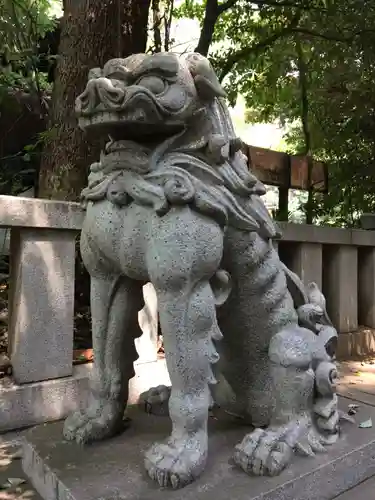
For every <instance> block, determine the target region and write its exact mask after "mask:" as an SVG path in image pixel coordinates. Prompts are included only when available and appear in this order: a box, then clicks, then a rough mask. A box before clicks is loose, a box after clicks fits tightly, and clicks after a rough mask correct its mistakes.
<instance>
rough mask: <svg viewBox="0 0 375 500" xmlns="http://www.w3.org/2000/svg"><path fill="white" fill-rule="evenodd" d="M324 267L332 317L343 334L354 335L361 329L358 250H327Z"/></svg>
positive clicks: (329, 309) (324, 277)
mask: <svg viewBox="0 0 375 500" xmlns="http://www.w3.org/2000/svg"><path fill="white" fill-rule="evenodd" d="M323 266H324V275H323V290H324V293H325V295H326V297H327V306H328V313H329V315H330V317H331V319H332V321H333V323H334V325H335V326H336V328H337V330H338V331H339V332H340V333H347V332H354V331H356V330H357V328H358V250H357V248H356V247H354V246H332V247H329V248H326V251H325V253H324V262H323Z"/></svg>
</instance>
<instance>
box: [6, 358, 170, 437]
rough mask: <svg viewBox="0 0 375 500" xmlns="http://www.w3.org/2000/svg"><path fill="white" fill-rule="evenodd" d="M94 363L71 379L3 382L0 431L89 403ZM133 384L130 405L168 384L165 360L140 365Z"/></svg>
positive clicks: (63, 414) (56, 416) (52, 417)
mask: <svg viewBox="0 0 375 500" xmlns="http://www.w3.org/2000/svg"><path fill="white" fill-rule="evenodd" d="M91 369H92V364H86V365H80V366H75V367H74V370H73V376H72V377H65V378H59V379H54V380H47V381H44V382H35V383H32V384H22V385H17V384H15V383H14V382H13V381H12V380H11V379H10V378H5V379H2V380H0V432H5V431H10V430H15V429H21V428H23V427H31V426H33V425H38V424H42V423H44V422H52V421H55V420H61V419H63V418H65V417H66V416H67V415H68V414H69V413H70V412H72V411H75V410H77V409H78V408H79V407H80V406H84V405H85V404H86V401H87V396H88V387H89V375H90V371H91ZM135 371H136V376H135V377H134V378H133V379H132V380H131V381H130V384H129V389H130V395H129V400H130V403H136V402H137V400H138V396H139V394H140V393H141V392H143V391H146V390H148V389H149V388H150V387H153V386H155V385H159V384H165V385H169V384H170V382H169V377H168V372H167V369H166V365H165V361H164V360H159V361H156V362H152V363H143V364H139V365H137V366H136V368H135Z"/></svg>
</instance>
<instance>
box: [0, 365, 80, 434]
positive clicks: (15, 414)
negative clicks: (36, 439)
mask: <svg viewBox="0 0 375 500" xmlns="http://www.w3.org/2000/svg"><path fill="white" fill-rule="evenodd" d="M88 380H89V373H88V368H87V367H86V366H77V367H75V368H74V373H73V376H72V377H65V378H60V379H55V380H48V381H46V382H35V383H32V384H23V385H18V384H15V383H14V382H13V381H11V380H10V379H9V378H4V379H2V380H0V432H4V431H9V430H14V429H21V428H23V427H29V426H32V425H37V424H41V423H43V422H48V421H54V420H60V419H62V418H64V417H66V416H67V415H68V414H69V413H70V412H71V411H74V410H77V409H79V407H80V405H81V404H85V401H86V400H87V395H88V388H89V384H88Z"/></svg>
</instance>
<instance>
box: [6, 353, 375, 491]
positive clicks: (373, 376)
mask: <svg viewBox="0 0 375 500" xmlns="http://www.w3.org/2000/svg"><path fill="white" fill-rule="evenodd" d="M338 393H339V394H340V395H342V396H344V397H345V398H347V400H348V403H350V401H352V402H353V403H355V404H358V406H359V409H358V414H357V415H356V420H357V422H360V421H361V416H360V411H361V403H364V404H367V405H370V406H373V407H375V362H374V361H368V362H360V361H358V362H356V361H351V362H345V363H340V381H339V383H338ZM26 432H27V431H25V430H23V431H20V432H12V433H6V434H3V435H0V485H5V483H6V482H7V480H8V479H9V478H16V479H18V478H19V479H23V480H25V483H23V484H21V485H19V486H14V487H12V488H7V489H0V500H41V497H40V496H39V495H38V493H37V492H36V491H35V490H34V488H33V487H32V486H31V485H30V483H29V482H28V481H27V480H26V477H25V474H24V473H23V471H22V467H21V460H20V457H19V454H17V452H18V450H19V449H20V443H21V440H22V437H23V435H24V434H25V433H26ZM366 432H375V422H374V428H373V430H371V429H368V430H366ZM373 498H375V476H374V477H373V478H370V479H368V480H367V481H365V482H363V483H362V484H360V485H359V486H357V487H355V488H353V489H352V490H350V491H347V492H346V493H343V494H342V495H339V496H338V497H336V500H372V499H373ZM291 500H293V499H291Z"/></svg>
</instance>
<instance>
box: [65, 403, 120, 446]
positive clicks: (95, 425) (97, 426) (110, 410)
mask: <svg viewBox="0 0 375 500" xmlns="http://www.w3.org/2000/svg"><path fill="white" fill-rule="evenodd" d="M123 416H124V405H123V404H122V403H121V404H120V403H117V402H108V401H106V402H105V403H103V404H99V403H97V404H93V405H92V406H89V407H88V409H87V410H86V411H85V412H76V413H73V414H72V415H70V416H69V417H68V418H67V419H66V421H65V424H64V430H63V434H64V437H65V439H67V440H70V441H73V440H75V441H77V443H80V444H87V443H91V442H93V441H100V440H102V439H106V438H109V437H112V436H114V435H116V434H118V433H120V432H121V431H122V430H123V429H124V421H123Z"/></svg>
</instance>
